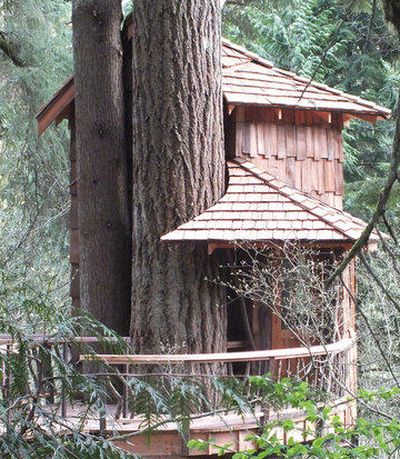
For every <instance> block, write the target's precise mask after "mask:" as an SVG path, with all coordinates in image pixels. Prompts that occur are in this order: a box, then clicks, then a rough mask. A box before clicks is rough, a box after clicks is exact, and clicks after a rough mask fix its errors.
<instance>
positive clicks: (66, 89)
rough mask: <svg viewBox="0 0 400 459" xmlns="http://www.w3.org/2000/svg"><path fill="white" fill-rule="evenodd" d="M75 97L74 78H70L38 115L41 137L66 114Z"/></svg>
mask: <svg viewBox="0 0 400 459" xmlns="http://www.w3.org/2000/svg"><path fill="white" fill-rule="evenodd" d="M74 97H75V86H74V80H73V78H70V79H69V80H68V81H67V83H66V84H65V85H64V86H63V87H62V88H61V89H60V90H59V91H58V92H57V93H56V94H55V96H54V97H53V98H52V99H51V100H50V102H49V103H47V104H46V105H45V106H44V107H43V108H42V109H41V110H40V111H39V113H38V114H37V115H36V120H37V123H38V133H39V135H41V134H42V133H43V132H44V131H45V130H46V129H47V128H48V127H49V126H50V124H51V123H52V122H53V121H55V120H56V119H57V117H58V116H59V115H60V114H61V113H63V112H64V110H65V109H66V107H67V106H68V105H70V104H71V103H72V102H73V100H74ZM64 113H67V112H64Z"/></svg>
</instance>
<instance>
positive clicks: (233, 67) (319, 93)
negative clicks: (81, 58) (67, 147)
mask: <svg viewBox="0 0 400 459" xmlns="http://www.w3.org/2000/svg"><path fill="white" fill-rule="evenodd" d="M222 66H223V81H222V86H223V92H224V98H225V100H226V101H227V103H228V104H229V105H255V106H263V107H275V108H279V107H281V108H295V109H302V110H317V111H324V112H326V111H327V112H330V111H336V112H341V113H346V114H349V115H350V116H362V117H364V119H367V120H371V121H374V120H375V119H376V118H387V117H389V116H390V110H388V109H386V108H384V107H380V106H378V105H376V104H374V103H373V102H369V101H366V100H363V99H360V98H359V97H356V96H352V95H350V94H346V93H344V92H342V91H338V90H336V89H333V88H330V87H329V86H326V85H324V84H321V83H316V82H314V81H312V82H311V81H310V80H308V79H306V78H302V77H299V76H297V75H295V74H294V73H291V72H288V71H286V70H282V69H279V68H277V67H274V66H273V64H272V63H270V62H268V61H266V60H265V59H263V58H261V57H260V56H258V55H257V54H254V53H252V52H250V51H247V50H246V49H244V48H242V47H241V46H238V45H235V44H233V43H231V42H230V41H228V40H225V39H224V40H223V41H222ZM74 97H75V89H74V83H73V78H70V79H69V80H68V81H67V82H66V83H65V84H64V85H63V86H62V87H61V88H60V89H59V90H58V91H57V92H56V93H55V95H54V96H53V97H52V99H51V100H50V101H49V102H48V103H47V104H46V105H44V106H43V107H42V108H41V110H40V111H39V113H38V114H37V115H36V118H37V121H38V129H39V134H41V133H42V132H43V131H44V130H45V129H46V128H47V127H48V126H49V125H50V124H51V123H52V122H53V121H59V120H60V119H62V118H64V117H66V116H67V114H68V110H69V108H70V107H71V104H72V102H73V100H74ZM369 117H370V118H369Z"/></svg>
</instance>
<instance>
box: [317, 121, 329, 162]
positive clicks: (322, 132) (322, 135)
mask: <svg viewBox="0 0 400 459" xmlns="http://www.w3.org/2000/svg"><path fill="white" fill-rule="evenodd" d="M319 143H320V146H321V158H323V159H327V158H328V133H327V130H326V128H324V127H322V126H321V127H320V129H319Z"/></svg>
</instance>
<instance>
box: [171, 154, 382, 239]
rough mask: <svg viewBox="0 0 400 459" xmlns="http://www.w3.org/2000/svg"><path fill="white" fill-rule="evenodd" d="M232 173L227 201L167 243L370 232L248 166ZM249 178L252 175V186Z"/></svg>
mask: <svg viewBox="0 0 400 459" xmlns="http://www.w3.org/2000/svg"><path fill="white" fill-rule="evenodd" d="M239 169H240V170H241V171H242V173H241V174H238V170H239ZM228 170H229V185H228V190H227V193H226V194H225V196H223V197H222V198H221V199H220V201H219V202H218V203H216V204H215V205H214V206H212V207H210V208H209V209H208V210H207V211H205V212H203V213H202V214H201V215H199V216H198V217H196V218H194V219H193V220H192V221H190V222H188V223H186V224H183V225H181V226H180V227H179V228H178V229H177V230H175V231H172V232H171V233H168V234H166V235H165V236H163V237H162V240H209V241H210V240H227V241H246V240H247V241H273V240H288V239H292V240H303V241H332V240H336V241H337V240H342V241H353V240H355V239H357V238H358V237H359V236H360V235H361V232H362V230H363V229H364V228H365V223H363V222H361V220H359V219H357V218H354V217H352V216H351V215H350V214H348V213H346V212H342V211H340V210H338V209H335V208H333V207H330V206H329V205H327V204H325V203H323V202H322V201H319V200H318V199H316V198H312V197H310V196H308V195H306V194H304V193H302V192H301V191H299V190H297V189H295V188H292V187H290V186H289V185H287V184H284V185H283V186H281V187H280V188H277V187H276V183H280V182H279V181H277V180H276V179H275V178H274V177H273V176H271V175H270V174H265V173H263V171H261V170H260V169H258V168H257V167H256V166H255V165H254V164H252V163H251V162H249V161H245V160H240V161H236V160H235V161H231V162H228ZM232 171H233V172H234V173H233V174H231V172H232ZM244 174H250V176H251V180H249V181H248V183H247V184H244V183H243V182H242V181H241V178H242V177H243V175H244ZM232 190H234V192H232ZM377 238H378V236H377V234H374V235H373V239H375V240H376V239H377Z"/></svg>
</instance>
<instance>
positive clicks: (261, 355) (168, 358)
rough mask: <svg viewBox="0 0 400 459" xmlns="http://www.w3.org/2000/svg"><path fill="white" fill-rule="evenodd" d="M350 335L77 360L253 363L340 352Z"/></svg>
mask: <svg viewBox="0 0 400 459" xmlns="http://www.w3.org/2000/svg"><path fill="white" fill-rule="evenodd" d="M354 343H355V340H354V339H353V338H345V339H342V340H340V341H337V342H336V343H332V344H328V345H326V346H325V345H324V346H311V347H309V348H307V347H294V348H290V349H271V350H262V351H245V352H224V353H214V354H140V355H139V354H120V355H118V354H82V355H81V356H80V358H79V360H80V361H93V360H100V361H103V362H106V363H109V364H111V365H123V364H140V365H154V364H162V363H165V364H170V365H173V364H182V363H223V362H257V361H263V360H270V359H272V358H274V359H280V360H287V359H293V358H298V357H310V356H318V355H327V354H331V353H336V352H344V351H346V350H348V349H351V347H352V346H354Z"/></svg>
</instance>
